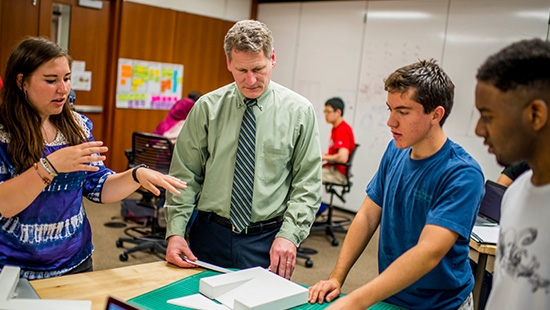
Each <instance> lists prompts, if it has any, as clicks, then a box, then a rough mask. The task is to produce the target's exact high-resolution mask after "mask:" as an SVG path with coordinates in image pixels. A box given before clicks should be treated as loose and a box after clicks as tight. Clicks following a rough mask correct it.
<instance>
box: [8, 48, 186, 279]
mask: <svg viewBox="0 0 550 310" xmlns="http://www.w3.org/2000/svg"><path fill="white" fill-rule="evenodd" d="M4 78H5V81H4V83H5V84H4V86H3V87H2V90H1V91H0V198H1V199H0V269H1V268H3V266H6V265H11V266H19V267H20V268H21V276H23V277H25V278H28V279H41V278H49V277H55V276H61V275H64V274H71V273H78V272H85V271H92V269H93V265H92V252H93V250H94V247H93V245H92V231H91V228H90V223H89V221H88V218H87V217H86V212H85V210H84V205H83V204H82V196H83V195H84V196H86V198H88V199H89V200H91V201H93V202H96V203H108V202H115V201H119V200H121V199H123V198H125V197H126V196H128V195H129V194H131V193H133V192H134V191H135V190H137V189H138V188H139V187H140V186H143V187H145V188H146V189H148V190H149V191H151V192H152V193H153V194H155V195H159V194H160V190H159V189H158V188H157V186H160V187H164V188H165V189H167V190H168V191H170V192H172V193H174V194H178V195H179V193H180V192H179V191H178V190H176V188H185V187H186V185H185V183H184V182H182V181H180V180H178V179H176V178H174V177H171V176H168V175H163V174H161V173H159V172H156V171H154V170H151V169H147V168H144V167H140V166H138V167H135V168H133V169H132V170H128V171H125V172H122V173H118V174H117V173H114V172H113V171H112V170H110V169H107V168H106V167H105V166H104V165H103V160H104V159H105V156H103V155H100V154H101V153H105V152H107V147H105V146H103V142H101V141H94V137H93V136H92V122H91V121H90V120H89V119H88V118H87V117H86V116H84V115H81V114H78V113H77V112H74V111H73V110H72V108H71V106H70V104H69V102H68V96H69V90H70V89H71V57H70V56H69V54H68V52H67V50H65V49H63V48H61V47H59V46H57V45H55V44H54V43H52V42H50V41H47V40H45V39H42V38H30V39H26V40H24V41H22V42H21V43H19V44H18V45H17V46H16V47H15V48H14V49H13V51H12V53H11V55H10V57H9V60H8V62H7V66H6V74H5V75H4Z"/></svg>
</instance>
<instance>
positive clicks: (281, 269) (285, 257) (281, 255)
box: [269, 237, 296, 279]
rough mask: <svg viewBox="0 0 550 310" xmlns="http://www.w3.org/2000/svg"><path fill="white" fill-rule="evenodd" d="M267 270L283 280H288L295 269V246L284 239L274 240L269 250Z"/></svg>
mask: <svg viewBox="0 0 550 310" xmlns="http://www.w3.org/2000/svg"><path fill="white" fill-rule="evenodd" d="M269 257H270V261H271V265H269V269H270V270H271V271H272V272H273V273H277V274H279V275H280V276H281V277H283V278H287V279H290V276H292V273H293V272H294V268H295V267H296V246H295V245H294V243H292V242H291V241H290V240H287V239H285V238H280V237H279V238H275V240H274V241H273V244H272V245H271V250H269Z"/></svg>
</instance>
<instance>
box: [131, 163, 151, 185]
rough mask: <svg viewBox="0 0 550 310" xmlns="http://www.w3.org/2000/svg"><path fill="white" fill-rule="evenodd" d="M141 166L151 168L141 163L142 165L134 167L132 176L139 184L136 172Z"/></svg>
mask: <svg viewBox="0 0 550 310" xmlns="http://www.w3.org/2000/svg"><path fill="white" fill-rule="evenodd" d="M139 168H149V166H147V165H146V164H141V165H137V166H135V167H134V169H132V178H134V181H136V183H138V184H139V180H138V178H137V175H136V172H137V170H138V169H139Z"/></svg>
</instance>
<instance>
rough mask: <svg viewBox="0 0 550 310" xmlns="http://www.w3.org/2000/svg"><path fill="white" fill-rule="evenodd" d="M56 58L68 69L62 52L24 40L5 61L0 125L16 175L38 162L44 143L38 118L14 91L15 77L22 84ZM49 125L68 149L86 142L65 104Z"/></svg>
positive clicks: (43, 43) (22, 95)
mask: <svg viewBox="0 0 550 310" xmlns="http://www.w3.org/2000/svg"><path fill="white" fill-rule="evenodd" d="M59 57H65V58H67V60H68V62H69V67H70V65H71V63H72V58H71V56H70V55H69V52H68V51H67V50H66V49H64V48H61V47H59V46H58V45H56V44H55V43H53V42H51V41H49V40H47V39H44V38H28V39H25V40H23V41H21V42H20V43H19V44H17V45H16V46H15V48H14V49H13V50H12V52H11V54H10V57H9V58H8V62H7V64H6V72H5V74H4V85H3V86H2V89H0V124H1V125H3V126H4V129H5V131H6V133H7V134H8V139H9V142H8V150H9V155H10V156H11V160H12V162H13V164H14V166H15V172H16V173H21V172H23V171H25V170H26V169H28V168H30V167H31V166H32V165H33V163H35V162H37V161H39V160H40V158H41V157H42V154H43V153H44V146H45V143H46V142H45V140H44V137H43V136H42V131H41V130H40V128H41V125H42V121H41V118H40V116H39V114H38V112H37V111H36V110H35V109H34V107H33V106H32V105H31V104H30V103H29V102H28V101H27V99H26V96H25V93H24V92H23V90H22V89H21V88H19V87H18V84H17V75H18V74H22V75H23V80H22V81H21V83H23V82H24V81H25V80H26V79H29V78H30V77H31V76H32V74H33V73H34V72H35V71H36V69H38V67H40V66H41V65H42V64H44V63H46V62H48V61H50V60H52V59H56V58H59ZM50 121H51V122H52V123H53V124H54V126H55V127H56V128H57V129H58V130H59V131H60V132H61V133H62V134H63V136H65V139H66V140H67V143H68V144H69V145H77V144H80V143H83V142H85V141H87V138H86V134H85V132H84V130H83V129H82V128H81V127H80V126H79V125H78V124H77V122H76V120H75V118H74V116H73V112H72V109H71V107H70V104H68V102H67V101H66V102H65V105H64V106H63V110H62V111H61V113H60V114H57V115H51V116H50Z"/></svg>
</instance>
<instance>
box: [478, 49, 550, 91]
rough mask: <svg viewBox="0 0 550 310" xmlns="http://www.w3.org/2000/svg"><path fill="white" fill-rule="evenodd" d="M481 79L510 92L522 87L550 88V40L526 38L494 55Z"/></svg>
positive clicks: (481, 69)
mask: <svg viewBox="0 0 550 310" xmlns="http://www.w3.org/2000/svg"><path fill="white" fill-rule="evenodd" d="M476 78H477V80H478V81H482V82H487V83H489V84H491V85H494V86H495V87H496V88H498V89H499V90H501V91H503V92H506V91H508V90H515V89H516V88H518V87H523V86H528V87H529V88H538V89H547V88H548V87H550V43H549V42H547V41H543V40H541V39H531V40H522V41H518V42H515V43H513V44H511V45H508V46H507V47H505V48H503V49H502V50H500V51H499V52H497V53H495V54H493V55H491V56H490V57H489V58H487V60H486V61H485V62H484V63H483V64H482V65H481V66H480V67H479V69H478V71H477V75H476Z"/></svg>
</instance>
